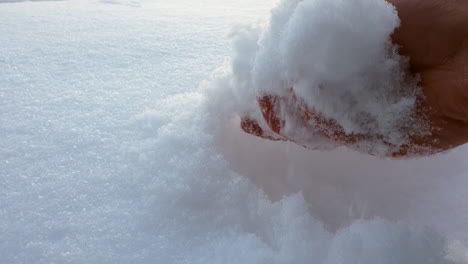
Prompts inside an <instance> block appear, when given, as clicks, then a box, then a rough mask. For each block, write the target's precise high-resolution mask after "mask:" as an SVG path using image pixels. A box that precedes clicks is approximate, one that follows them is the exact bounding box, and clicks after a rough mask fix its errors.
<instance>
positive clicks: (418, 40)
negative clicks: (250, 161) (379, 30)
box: [241, 0, 468, 157]
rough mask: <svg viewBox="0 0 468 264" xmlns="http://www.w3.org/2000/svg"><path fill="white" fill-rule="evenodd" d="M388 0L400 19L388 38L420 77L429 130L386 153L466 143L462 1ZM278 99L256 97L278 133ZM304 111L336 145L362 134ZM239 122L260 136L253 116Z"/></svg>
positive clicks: (465, 11) (466, 32) (467, 20)
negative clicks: (356, 133) (347, 132)
mask: <svg viewBox="0 0 468 264" xmlns="http://www.w3.org/2000/svg"><path fill="white" fill-rule="evenodd" d="M388 1H389V2H390V3H391V4H393V5H394V6H395V7H396V9H397V11H398V15H399V17H400V20H401V26H400V27H399V28H398V29H396V31H395V32H394V34H393V35H392V40H393V42H394V43H395V44H397V45H398V46H399V47H400V49H399V52H400V54H401V55H404V56H408V57H410V69H411V71H412V72H413V73H414V74H418V75H419V76H420V77H421V82H420V83H419V86H420V87H422V89H423V96H422V97H421V98H419V102H418V111H417V112H418V118H419V119H424V120H425V121H426V122H427V123H428V124H429V125H430V130H431V135H424V136H420V135H415V136H410V138H411V142H410V144H411V146H403V147H402V148H401V149H399V150H397V151H395V152H394V153H392V154H391V156H393V157H406V156H412V155H415V154H428V153H415V152H411V151H409V149H415V148H414V147H415V146H424V147H429V148H430V149H432V152H430V153H436V152H441V151H445V150H449V149H452V148H455V147H457V146H460V145H463V144H465V143H467V142H468V1H466V0H388ZM281 100H282V99H281V98H274V97H272V96H268V95H267V96H263V97H259V99H258V101H259V106H260V108H261V109H262V112H263V116H264V118H265V120H266V123H267V124H268V125H269V127H270V128H271V129H272V131H274V132H276V133H277V134H279V135H280V136H281V126H280V124H281V120H279V119H278V118H277V115H276V113H274V112H273V109H274V107H272V105H273V104H275V103H276V102H281ZM298 104H299V103H298ZM296 112H301V111H296ZM303 112H304V111H302V112H301V113H303ZM306 112H307V113H306V114H305V116H307V117H308V118H312V119H314V120H318V123H317V124H318V126H319V127H322V128H323V130H324V131H326V132H325V133H324V134H325V136H327V137H328V138H330V139H332V140H334V141H336V142H339V143H341V144H342V145H350V144H353V143H354V142H355V141H356V140H357V137H362V136H363V135H358V136H356V135H347V134H345V133H344V132H342V131H341V130H340V127H337V126H336V125H334V122H333V120H322V119H320V117H319V116H317V115H315V114H314V113H313V111H306ZM302 115H304V114H302ZM241 127H242V128H243V129H244V131H246V132H248V133H251V134H254V135H257V136H261V137H265V136H264V135H263V131H261V128H260V127H259V126H258V125H257V123H256V121H254V120H248V119H243V120H242V124H241ZM330 131H331V132H330ZM364 136H365V135H364ZM283 140H290V141H294V139H289V138H283ZM416 149H417V148H416ZM370 154H372V153H370Z"/></svg>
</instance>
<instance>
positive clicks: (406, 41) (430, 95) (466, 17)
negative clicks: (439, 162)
mask: <svg viewBox="0 0 468 264" xmlns="http://www.w3.org/2000/svg"><path fill="white" fill-rule="evenodd" d="M389 2H390V3H391V4H393V5H394V6H395V7H396V8H397V10H398V15H399V17H400V20H401V26H400V27H399V28H398V29H397V30H396V31H395V33H394V34H393V36H392V38H393V41H394V42H395V43H396V44H398V45H399V46H400V53H401V54H402V55H406V56H409V57H410V65H411V70H412V71H413V72H414V73H418V74H419V75H420V76H421V83H420V84H419V85H420V86H421V87H422V88H423V93H424V97H425V98H423V99H422V100H421V103H422V104H421V108H423V109H421V111H427V112H428V117H429V120H430V122H431V125H432V127H433V131H432V136H431V138H420V139H415V142H414V143H415V144H422V143H423V142H426V143H429V144H432V145H433V147H434V148H436V149H440V150H447V149H451V148H454V147H457V146H459V145H462V144H465V143H466V142H468V1H465V0H461V1H460V0H445V1H443V0H389Z"/></svg>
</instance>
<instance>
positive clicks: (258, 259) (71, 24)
mask: <svg viewBox="0 0 468 264" xmlns="http://www.w3.org/2000/svg"><path fill="white" fill-rule="evenodd" d="M274 4H275V3H274V1H272V0H258V1H247V0H239V1H234V0H228V1H222V2H220V1H214V0H202V1H188V0H177V1H169V0H161V1H131V0H130V1H118V0H106V1H75V0H72V1H43V2H42V1H41V2H35V1H34V2H21V3H7V2H5V1H0V164H1V165H0V263H328V264H338V263H366V264H367V263H369V264H370V263H389V264H390V263H392V264H393V263H424V264H426V263H452V262H450V260H447V258H446V255H448V256H449V258H450V259H452V260H453V261H456V263H467V262H466V260H467V259H468V256H467V252H468V251H467V250H466V245H468V233H467V230H468V229H467V226H468V203H467V202H466V201H467V198H468V191H467V188H468V164H467V163H466V157H467V155H468V149H467V148H466V147H465V148H461V149H458V150H455V151H452V152H451V153H448V154H444V155H439V156H437V157H432V158H427V159H420V160H412V161H390V160H379V159H375V158H372V157H367V156H363V155H359V154H356V153H353V152H350V151H347V150H344V149H338V150H336V151H333V152H311V151H306V150H304V149H301V148H298V147H296V146H294V145H291V144H287V143H275V142H268V141H264V140H261V139H257V138H254V137H251V136H249V135H245V134H243V133H242V132H241V131H240V129H239V128H238V120H236V119H235V118H234V119H229V118H227V117H229V115H227V114H228V113H224V112H223V109H225V105H224V104H228V103H229V94H225V93H224V92H223V91H222V90H220V89H219V87H222V86H223V83H222V81H223V80H222V79H219V78H217V77H216V76H217V75H219V74H220V73H219V70H218V72H217V73H215V74H214V76H213V77H210V76H211V74H212V72H213V71H215V69H217V68H218V67H219V66H220V65H223V63H225V61H226V58H228V57H229V56H230V54H231V51H230V48H229V47H230V42H229V39H228V33H229V31H230V30H231V27H232V26H234V25H236V24H239V23H242V24H245V23H256V22H257V21H258V20H259V19H262V18H265V17H266V16H267V15H268V12H269V10H270V9H271V8H272V7H273V6H274ZM207 79H209V80H208V81H205V82H204V83H203V84H202V85H201V86H200V83H202V82H203V81H204V80H207ZM210 80H211V81H210Z"/></svg>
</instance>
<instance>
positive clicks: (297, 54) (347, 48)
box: [231, 0, 429, 155]
mask: <svg viewBox="0 0 468 264" xmlns="http://www.w3.org/2000/svg"><path fill="white" fill-rule="evenodd" d="M399 24H400V20H399V18H398V14H397V12H396V10H395V8H394V7H393V6H392V5H391V4H389V3H388V2H386V1H384V0H353V1H344V0H284V1H282V2H281V3H280V4H279V5H278V6H277V7H276V8H275V9H274V10H273V11H272V15H271V18H270V20H269V23H267V24H266V25H260V26H256V27H253V26H248V27H239V28H237V29H236V30H235V31H234V33H233V35H232V36H233V44H234V54H235V55H234V57H233V60H232V82H231V84H232V86H231V87H232V89H233V92H234V95H235V98H237V105H238V106H239V107H237V112H238V114H239V115H240V116H241V117H248V118H250V119H254V120H257V121H258V123H259V125H260V126H261V127H262V128H263V129H266V130H268V125H267V124H266V123H265V121H264V118H263V117H262V113H261V109H260V108H259V107H258V104H257V102H256V100H257V98H259V97H262V96H275V97H280V98H291V93H293V94H294V97H296V98H299V100H300V101H301V102H303V103H305V104H306V105H307V107H308V108H309V109H312V111H313V112H314V113H316V114H317V115H318V116H319V117H320V120H330V122H333V124H335V126H334V127H338V128H339V130H340V133H342V134H345V135H347V136H350V137H353V139H355V140H354V141H353V142H349V143H350V144H346V145H348V146H349V147H352V148H354V149H357V150H359V151H362V152H368V153H373V154H376V155H389V154H391V153H394V152H397V151H399V150H400V149H401V148H402V147H405V146H406V147H407V146H409V145H410V141H411V137H412V136H414V135H415V133H416V132H417V134H421V135H422V134H425V133H429V130H428V129H427V125H426V124H424V121H422V120H417V119H416V118H415V115H416V108H417V107H416V106H417V98H418V96H420V94H421V92H420V89H419V88H418V86H417V83H418V78H417V77H415V76H412V75H411V74H409V73H408V66H409V60H408V58H406V57H403V56H400V55H399V54H398V53H397V50H398V47H397V46H396V45H394V44H392V41H391V34H392V33H393V31H394V30H395V29H396V28H397V27H398V26H399ZM288 100H289V103H279V104H278V105H276V106H275V107H276V109H275V112H276V113H278V114H279V118H280V119H281V120H282V121H283V125H282V128H281V135H282V136H284V137H285V138H286V139H289V140H292V141H294V142H296V143H298V144H301V145H304V146H306V147H310V148H333V147H336V146H337V145H339V144H337V142H336V140H333V138H330V137H329V136H328V137H327V135H324V133H323V126H322V128H321V129H320V124H317V123H316V122H317V120H314V119H312V120H304V119H303V118H302V119H301V118H300V114H299V115H298V114H297V111H296V113H295V112H294V111H291V110H290V109H288V108H290V107H289V106H288V105H290V104H291V102H290V101H291V100H290V99H287V100H285V101H288ZM293 103H294V102H293ZM298 116H299V117H298ZM314 122H315V124H314ZM415 131H416V132H415ZM332 133H333V132H332ZM419 148H421V147H419ZM414 152H421V150H417V151H414Z"/></svg>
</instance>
